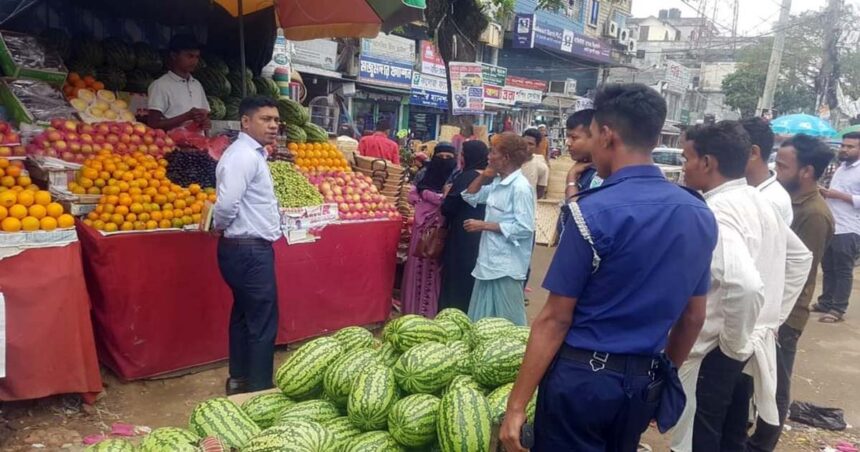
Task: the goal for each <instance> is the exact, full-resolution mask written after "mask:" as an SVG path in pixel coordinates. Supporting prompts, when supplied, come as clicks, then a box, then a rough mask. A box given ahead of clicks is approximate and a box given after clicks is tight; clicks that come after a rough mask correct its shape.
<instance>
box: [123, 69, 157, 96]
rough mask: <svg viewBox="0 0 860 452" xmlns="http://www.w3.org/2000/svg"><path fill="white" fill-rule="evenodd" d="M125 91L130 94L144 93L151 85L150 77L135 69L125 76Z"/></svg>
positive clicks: (144, 72)
mask: <svg viewBox="0 0 860 452" xmlns="http://www.w3.org/2000/svg"><path fill="white" fill-rule="evenodd" d="M126 80H127V82H126V84H125V89H126V91H129V92H132V93H146V92H147V91H148V90H149V85H151V84H152V81H153V79H152V76H151V75H149V73H148V72H146V71H144V70H143V69H135V70H133V71H130V72H129V73H127V74H126Z"/></svg>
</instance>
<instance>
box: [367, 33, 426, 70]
mask: <svg viewBox="0 0 860 452" xmlns="http://www.w3.org/2000/svg"><path fill="white" fill-rule="evenodd" d="M361 56H369V57H374V58H381V59H384V60H389V61H397V62H403V63H410V65H411V63H414V62H415V41H413V40H411V39H406V38H401V37H400V36H394V35H387V34H384V33H380V34H379V35H378V36H377V37H375V38H373V39H362V40H361Z"/></svg>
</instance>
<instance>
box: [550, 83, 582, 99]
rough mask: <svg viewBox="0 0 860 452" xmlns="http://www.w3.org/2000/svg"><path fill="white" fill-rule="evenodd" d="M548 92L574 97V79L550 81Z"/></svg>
mask: <svg viewBox="0 0 860 452" xmlns="http://www.w3.org/2000/svg"><path fill="white" fill-rule="evenodd" d="M548 92H549V94H555V95H557V96H565V97H574V96H576V80H574V79H567V80H558V81H550V82H549V88H548Z"/></svg>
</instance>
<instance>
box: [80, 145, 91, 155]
mask: <svg viewBox="0 0 860 452" xmlns="http://www.w3.org/2000/svg"><path fill="white" fill-rule="evenodd" d="M81 152H82V153H84V154H92V152H93V146H92V145H91V144H82V145H81Z"/></svg>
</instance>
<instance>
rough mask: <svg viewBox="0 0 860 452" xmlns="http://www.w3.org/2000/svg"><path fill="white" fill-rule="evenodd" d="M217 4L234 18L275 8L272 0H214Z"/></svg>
mask: <svg viewBox="0 0 860 452" xmlns="http://www.w3.org/2000/svg"><path fill="white" fill-rule="evenodd" d="M214 1H215V3H217V4H218V5H220V6H221V7H222V8H224V9H225V10H227V12H228V13H230V15H231V16H233V17H240V16H242V15H245V14H251V13H255V12H257V11H260V10H263V9H266V8H271V7H272V6H274V2H273V1H272V0H214Z"/></svg>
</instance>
